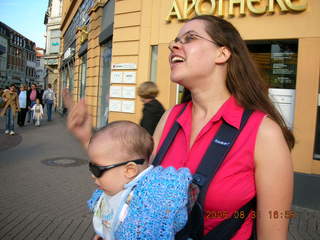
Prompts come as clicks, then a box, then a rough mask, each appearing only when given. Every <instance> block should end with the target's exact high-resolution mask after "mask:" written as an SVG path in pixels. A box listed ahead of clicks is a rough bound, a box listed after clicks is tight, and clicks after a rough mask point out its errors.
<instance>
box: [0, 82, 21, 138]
mask: <svg viewBox="0 0 320 240" xmlns="http://www.w3.org/2000/svg"><path fill="white" fill-rule="evenodd" d="M2 99H3V100H4V102H5V104H4V108H3V109H2V111H1V113H0V116H4V115H6V126H5V132H4V133H5V134H6V135H14V134H15V132H14V117H15V116H16V114H17V112H19V111H20V107H19V98H18V94H17V93H16V92H15V85H14V84H12V85H10V87H9V90H7V91H5V92H4V93H3V94H2Z"/></svg>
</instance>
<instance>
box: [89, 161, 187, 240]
mask: <svg viewBox="0 0 320 240" xmlns="http://www.w3.org/2000/svg"><path fill="white" fill-rule="evenodd" d="M191 180H192V175H191V173H190V171H189V169H187V168H180V169H179V170H176V169H175V168H173V167H168V168H163V167H161V166H158V167H154V168H153V169H152V170H150V171H149V172H148V173H147V174H145V176H143V177H142V178H141V179H140V180H139V181H137V185H136V187H135V189H134V194H133V197H132V199H131V201H130V205H129V209H128V212H127V216H126V217H125V219H124V221H123V222H122V223H121V224H120V225H119V227H118V228H117V230H116V232H115V238H116V239H117V240H137V239H141V240H172V239H174V236H175V234H176V233H177V232H178V231H180V230H181V229H182V228H183V227H184V225H185V224H186V223H187V219H188V210H187V203H188V188H189V184H190V182H191ZM100 194H101V192H100ZM100 194H99V192H96V193H95V194H93V198H91V199H90V200H89V201H88V206H89V208H91V209H93V207H94V204H95V200H97V199H99V196H98V195H100Z"/></svg>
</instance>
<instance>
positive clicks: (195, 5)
mask: <svg viewBox="0 0 320 240" xmlns="http://www.w3.org/2000/svg"><path fill="white" fill-rule="evenodd" d="M276 6H278V8H279V10H280V12H289V11H292V12H301V11H304V10H306V9H307V0H172V4H171V7H170V12H169V14H168V16H167V18H166V20H167V21H168V22H170V21H171V19H172V18H177V19H178V20H180V21H183V20H187V19H189V18H191V17H190V15H191V14H192V13H195V14H196V15H204V14H209V15H215V16H219V17H224V16H225V13H227V14H226V15H227V16H228V17H233V16H235V13H234V12H235V11H234V9H235V8H238V9H239V14H240V15H241V16H245V15H246V9H247V10H248V11H247V12H250V13H252V14H255V15H262V14H265V13H269V14H272V13H274V12H275V7H276Z"/></svg>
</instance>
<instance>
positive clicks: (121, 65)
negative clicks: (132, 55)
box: [112, 63, 137, 70]
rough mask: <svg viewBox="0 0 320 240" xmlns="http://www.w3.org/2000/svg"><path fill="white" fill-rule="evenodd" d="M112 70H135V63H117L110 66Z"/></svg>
mask: <svg viewBox="0 0 320 240" xmlns="http://www.w3.org/2000/svg"><path fill="white" fill-rule="evenodd" d="M112 69H114V70H115V69H119V70H120V69H121V70H123V69H137V64H135V63H117V64H112Z"/></svg>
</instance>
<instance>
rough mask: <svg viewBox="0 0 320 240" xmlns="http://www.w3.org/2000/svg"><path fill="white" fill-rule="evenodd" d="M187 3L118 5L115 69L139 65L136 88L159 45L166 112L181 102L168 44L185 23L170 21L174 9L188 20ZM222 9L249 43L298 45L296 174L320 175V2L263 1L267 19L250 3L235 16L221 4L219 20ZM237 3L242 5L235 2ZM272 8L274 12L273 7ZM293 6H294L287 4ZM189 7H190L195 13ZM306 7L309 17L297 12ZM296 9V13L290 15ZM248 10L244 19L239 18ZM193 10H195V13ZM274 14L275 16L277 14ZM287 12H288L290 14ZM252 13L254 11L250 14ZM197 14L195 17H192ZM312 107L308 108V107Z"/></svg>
mask: <svg viewBox="0 0 320 240" xmlns="http://www.w3.org/2000/svg"><path fill="white" fill-rule="evenodd" d="M185 2H186V1H184V0H166V1H155V0H122V1H116V6H115V29H114V42H113V44H114V45H113V47H114V50H113V57H112V63H124V62H133V63H137V66H138V68H137V85H138V84H139V83H141V82H143V81H147V80H149V75H150V61H151V59H150V55H151V52H150V49H151V45H158V63H157V64H158V65H157V67H158V73H157V84H158V86H159V88H160V95H159V100H160V101H161V102H162V103H163V104H164V106H165V107H166V109H168V108H169V107H172V106H173V105H174V104H175V101H176V85H175V84H172V83H171V82H170V80H169V76H170V68H169V64H168V54H169V50H168V47H167V46H168V43H169V41H171V40H172V39H173V38H175V37H176V35H177V34H178V32H179V29H180V28H181V26H182V24H183V21H179V20H178V19H177V18H172V20H171V22H168V21H166V19H167V18H168V15H169V13H170V11H171V10H172V7H173V4H174V3H176V6H177V7H178V8H175V9H174V10H176V9H179V12H180V14H181V15H182V17H183V15H185V12H186V11H184V4H185ZM194 2H204V3H203V4H201V3H200V5H199V8H198V9H199V11H201V12H203V13H206V12H207V13H208V12H209V11H210V8H211V7H212V5H211V4H210V1H198V0H196V1H194ZM218 2H221V3H222V8H221V9H222V14H223V15H224V18H225V19H226V20H228V21H230V22H231V23H232V24H233V25H234V26H235V27H236V28H237V29H238V30H239V32H240V34H241V35H242V37H243V38H244V39H245V40H272V39H298V42H299V50H298V64H297V79H296V105H295V119H294V127H293V132H294V134H295V136H296V140H297V144H296V147H295V149H294V151H293V161H294V169H295V171H297V172H304V173H316V174H320V161H316V160H313V148H314V139H315V130H316V114H317V102H318V89H319V68H320V47H319V46H320V42H319V41H320V28H319V23H320V14H318V13H319V11H320V1H318V0H297V1H290V0H287V1H285V0H279V1H272V0H261V1H260V3H258V4H254V5H253V7H254V8H255V9H258V10H259V9H265V13H263V14H258V15H257V14H253V13H252V11H250V10H249V5H248V2H251V1H248V0H247V1H238V2H242V3H244V4H243V5H241V4H234V5H233V6H232V7H231V8H232V9H233V13H234V16H229V14H230V12H231V11H230V6H229V3H228V2H231V1H216V6H215V11H214V14H215V15H216V14H218V9H219V5H218ZM234 2H237V1H234ZM268 3H273V4H274V6H273V7H271V6H270V5H269V6H268ZM290 3H291V6H288V4H290ZM191 4H192V1H189V4H188V5H187V7H189V8H190V7H192V5H191ZM299 6H306V9H305V10H304V11H293V10H292V8H296V9H297V8H298V7H299ZM290 7H291V9H290ZM241 8H243V11H244V14H240V11H241ZM193 9H194V8H193ZM272 9H273V13H271V12H270V11H272ZM286 9H287V10H288V11H285V10H286ZM251 10H252V8H251ZM191 15H192V14H190V16H191ZM306 106H307V107H306ZM141 109H142V105H141V103H140V102H139V101H138V99H137V106H136V114H134V115H131V114H123V113H112V112H111V113H110V121H113V120H117V119H129V120H132V121H136V122H137V121H138V120H139V119H140V117H141Z"/></svg>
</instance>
